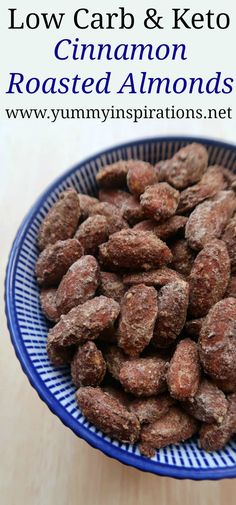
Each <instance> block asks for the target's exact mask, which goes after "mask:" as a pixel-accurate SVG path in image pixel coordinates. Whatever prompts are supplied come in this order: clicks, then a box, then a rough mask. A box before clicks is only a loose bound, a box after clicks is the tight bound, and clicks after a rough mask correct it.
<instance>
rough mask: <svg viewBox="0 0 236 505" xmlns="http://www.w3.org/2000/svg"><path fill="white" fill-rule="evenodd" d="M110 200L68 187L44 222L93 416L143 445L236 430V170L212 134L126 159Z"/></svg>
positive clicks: (212, 438)
mask: <svg viewBox="0 0 236 505" xmlns="http://www.w3.org/2000/svg"><path fill="white" fill-rule="evenodd" d="M97 182H98V184H99V186H100V191H99V198H94V197H92V196H88V195H83V194H78V193H77V192H76V191H75V189H73V188H70V189H68V190H67V191H65V192H63V193H62V194H61V195H60V198H59V199H58V201H57V202H56V203H55V204H54V206H53V207H52V208H51V209H50V211H49V212H48V214H47V216H46V217H45V219H44V221H43V222H42V224H41V227H40V230H39V235H38V246H39V249H40V254H39V258H38V260H37V264H36V277H37V281H38V284H39V286H40V289H41V292H40V299H41V306H42V310H43V312H44V314H45V316H46V317H47V319H48V320H50V321H51V322H52V323H53V325H52V327H51V329H50V330H49V333H48V339H47V352H48V356H49V358H50V360H51V362H52V363H53V364H54V365H55V366H61V365H64V364H67V363H68V364H70V368H71V377H72V381H73V383H74V384H75V386H76V388H78V390H77V393H76V398H77V402H78V405H79V407H80V409H81V411H82V412H83V414H84V416H86V417H87V419H88V420H89V421H90V422H91V423H93V424H94V425H95V426H97V427H98V428H99V429H100V430H102V431H103V432H104V433H106V434H108V435H110V436H111V437H115V438H117V439H118V440H120V441H121V442H127V443H134V442H139V447H140V450H141V452H142V454H144V455H145V456H148V457H152V456H153V454H154V453H155V449H158V448H161V447H164V446H166V445H168V444H171V443H179V442H181V441H184V440H187V439H188V438H189V437H191V436H192V435H193V434H195V433H198V434H199V445H200V447H202V448H203V449H205V450H209V451H213V450H217V449H221V448H222V447H224V445H225V444H226V443H227V442H228V441H229V440H230V438H231V437H232V436H233V435H234V434H235V433H236V274H234V272H236V214H235V212H236V196H235V192H234V190H235V187H236V176H235V175H234V174H233V173H231V172H230V171H229V170H227V169H226V168H224V167H222V166H218V165H214V166H209V167H208V153H207V150H206V149H205V147H204V146H202V145H200V144H190V145H187V146H186V147H184V148H182V149H180V151H178V152H177V153H176V154H175V155H174V157H173V158H171V159H168V160H164V161H161V162H159V163H157V165H155V166H153V165H151V164H150V163H148V162H145V161H142V160H128V161H127V160H120V161H118V162H116V163H114V164H112V165H107V166H104V167H103V168H101V170H100V171H99V172H98V174H97Z"/></svg>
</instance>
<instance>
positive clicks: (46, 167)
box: [0, 123, 236, 505]
mask: <svg viewBox="0 0 236 505" xmlns="http://www.w3.org/2000/svg"><path fill="white" fill-rule="evenodd" d="M69 133H70V134H69ZM125 135H127V132H124V136H125ZM129 137H130V136H126V138H129ZM65 138H66V139H67V141H66V142H65ZM86 138H87V139H89V142H88V140H87V144H86V142H85V139H86ZM118 140H123V138H121V136H120V138H118ZM113 141H114V139H113V137H112V133H111V132H108V131H107V137H106V138H105V137H104V130H102V131H100V130H99V133H98V132H97V134H96V138H94V136H90V135H89V131H88V129H87V131H85V132H83V134H80V135H79V134H78V133H76V131H75V129H73V131H72V129H71V131H70V132H68V131H66V129H65V128H64V127H61V126H60V127H59V126H58V127H57V129H56V128H54V129H48V130H46V131H45V130H43V129H42V126H41V128H39V129H38V130H37V125H36V126H35V127H32V124H31V125H30V126H25V128H24V129H22V124H21V123H19V124H18V125H16V126H15V127H14V131H12V129H10V128H9V125H8V124H5V125H3V131H2V137H1V142H2V144H4V145H2V147H4V150H2V152H3V153H4V154H3V159H2V162H1V167H0V181H1V184H0V220H1V225H0V229H1V246H0V250H1V262H0V268H1V307H0V310H1V316H0V320H1V352H0V394H1V408H0V447H1V463H0V503H1V505H16V504H17V505H25V504H26V505H28V504H29V505H54V504H55V505H66V504H68V505H124V504H125V505H143V504H145V505H152V504H153V505H154V504H155V505H172V504H173V505H174V504H176V505H185V504H186V505H189V504H191V505H200V504H204V505H223V504H227V505H233V504H235V491H236V484H235V481H234V480H231V481H230V480H225V481H219V482H191V481H177V480H174V479H168V478H163V477H157V476H154V475H151V474H145V473H142V472H139V471H138V470H135V469H132V468H128V467H126V466H124V465H122V464H120V463H118V462H116V461H114V460H111V459H109V458H108V457H106V456H104V455H103V454H102V453H100V452H98V451H96V450H94V449H92V448H90V447H89V446H88V445H87V444H86V443H85V442H83V441H81V440H79V439H78V438H76V436H75V435H74V434H73V433H72V432H71V431H70V430H69V429H67V428H66V427H65V426H64V425H63V424H62V423H61V422H60V420H59V419H57V418H56V417H55V416H54V415H53V414H52V413H51V412H50V411H49V409H48V408H47V406H46V405H44V403H43V402H42V401H41V400H40V399H39V397H38V396H37V393H36V392H35V390H34V389H33V388H32V387H31V386H30V384H29V382H28V379H27V378H26V376H25V375H24V374H23V372H22V370H21V367H20V364H19V362H18V360H17V359H16V357H15V354H14V350H13V348H12V346H11V343H10V337H9V334H8V331H7V328H6V322H5V315H4V305H3V280H4V276H5V265H6V261H7V256H8V253H9V249H10V245H11V242H12V240H13V237H14V235H15V232H16V230H17V228H18V226H19V224H20V222H21V220H22V218H23V216H24V215H25V213H26V212H27V210H28V209H29V207H30V206H31V205H32V203H33V202H34V201H35V199H36V198H37V196H38V195H39V194H40V193H41V192H42V190H43V189H45V187H46V186H47V185H48V183H49V182H51V181H52V180H53V179H54V178H55V177H56V176H57V175H59V174H60V173H62V172H63V170H65V169H66V168H68V167H70V166H71V165H72V164H73V163H75V162H76V161H79V160H80V159H82V158H83V157H84V156H85V155H88V154H89V153H92V152H94V151H96V150H99V149H101V148H103V147H104V146H108V145H109V144H112V143H113ZM88 144H89V145H88Z"/></svg>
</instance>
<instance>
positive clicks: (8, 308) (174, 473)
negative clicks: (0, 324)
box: [5, 135, 236, 480]
mask: <svg viewBox="0 0 236 505" xmlns="http://www.w3.org/2000/svg"><path fill="white" fill-rule="evenodd" d="M154 142H187V143H189V142H198V143H202V144H204V145H206V146H207V145H213V146H218V147H222V148H225V149H226V148H228V149H235V150H236V145H235V144H232V143H228V142H221V141H218V140H217V139H209V138H202V137H195V136H186V135H179V136H158V137H150V138H149V137H148V138H143V139H137V140H133V141H130V142H125V143H122V144H117V145H113V146H112V147H109V148H108V149H105V150H102V151H100V152H98V153H96V154H93V155H92V156H90V157H88V158H86V159H85V160H82V161H81V162H79V163H78V164H76V165H74V166H73V167H72V168H70V169H68V170H67V171H65V172H63V174H61V175H60V176H59V177H57V178H56V179H55V180H54V181H53V182H52V183H51V184H50V185H49V186H47V188H46V189H45V190H44V191H43V193H42V194H41V195H40V196H39V197H38V198H37V200H36V202H35V203H34V204H33V205H32V207H31V208H30V210H29V211H28V213H27V214H26V216H25V218H24V219H23V221H22V223H21V225H20V226H19V228H18V231H17V233H16V236H15V239H14V241H13V244H12V246H11V250H10V254H9V258H8V264H7V269H6V276H5V313H6V318H7V326H8V330H9V333H10V337H11V342H12V344H13V347H14V349H15V353H16V356H17V358H18V360H19V361H20V364H21V368H22V370H23V372H24V373H25V374H26V375H27V377H28V379H29V382H30V384H31V385H32V386H33V388H34V389H35V390H36V391H37V393H38V395H39V397H40V398H41V400H43V402H44V403H46V404H47V406H48V407H49V409H50V410H51V412H52V413H53V414H55V415H56V416H57V417H59V419H60V420H61V421H62V422H63V424H64V425H65V426H66V427H67V428H70V429H71V430H72V431H73V432H74V433H75V434H76V435H77V436H79V437H80V438H82V439H83V440H85V441H86V442H88V443H89V444H90V445H91V446H92V447H94V448H96V449H99V450H100V451H102V452H103V453H104V454H105V455H107V456H109V457H111V458H114V459H117V460H118V461H120V462H121V463H123V464H126V465H128V466H132V467H135V468H137V469H139V470H142V471H145V472H150V473H153V474H156V475H159V476H166V477H174V478H176V479H191V480H218V479H223V478H228V479H229V478H234V477H236V463H235V465H233V466H232V467H227V468H213V469H210V468H204V469H198V468H193V467H189V468H181V467H178V466H175V465H169V464H167V463H160V462H156V461H152V460H151V459H150V460H149V459H146V458H141V457H140V456H137V455H135V454H133V453H131V452H126V451H124V450H122V449H120V448H119V447H116V446H114V445H112V444H111V443H110V442H109V441H107V440H104V439H103V438H102V437H101V438H100V437H99V436H97V435H96V433H94V432H92V431H90V430H89V429H88V428H86V427H84V426H82V425H81V424H80V423H78V422H77V420H76V419H74V418H73V417H72V416H71V415H70V414H69V412H67V411H66V410H65V409H64V408H63V406H62V405H61V404H60V403H59V401H58V400H57V399H56V398H55V397H54V396H53V394H52V393H51V391H50V390H49V389H47V387H46V386H45V384H44V382H43V380H42V379H41V377H40V376H39V375H38V373H37V371H36V369H35V368H34V365H33V363H32V362H31V360H30V358H29V355H28V353H27V351H26V348H25V346H24V343H23V340H22V338H21V335H20V330H19V325H18V321H17V317H16V310H15V300H14V293H13V286H14V279H15V274H16V265H17V261H18V256H19V253H20V249H21V245H22V242H23V241H24V238H25V235H26V233H27V230H28V227H29V225H30V223H31V221H32V219H34V217H35V215H36V213H37V212H38V210H39V209H40V207H41V206H42V205H43V203H44V201H45V200H46V199H47V197H48V196H49V194H50V193H51V192H52V191H53V190H54V189H56V188H57V187H58V186H59V184H60V183H62V182H63V181H64V180H65V179H66V178H67V177H68V176H70V175H71V174H73V173H74V172H75V171H76V170H80V169H81V167H82V166H84V165H85V164H86V163H90V162H92V161H94V160H95V159H97V158H99V157H100V158H101V157H102V156H104V155H107V154H109V153H110V152H112V151H114V150H118V149H120V150H121V149H125V148H127V147H132V146H137V145H140V144H150V143H154Z"/></svg>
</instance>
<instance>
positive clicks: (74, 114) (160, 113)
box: [5, 105, 233, 123]
mask: <svg viewBox="0 0 236 505" xmlns="http://www.w3.org/2000/svg"><path fill="white" fill-rule="evenodd" d="M5 114H6V118H7V119H12V120H14V119H17V120H24V119H25V120H30V119H34V120H35V119H39V120H47V121H50V122H51V123H55V122H56V121H58V120H66V119H70V120H71V119H88V120H90V119H92V120H97V121H99V122H101V123H105V122H106V121H109V120H112V119H127V120H129V121H132V122H133V123H138V122H139V121H141V120H143V119H154V120H161V119H179V120H180V119H206V120H209V119H232V118H233V109H232V108H231V107H228V108H226V109H224V108H206V109H202V108H177V107H175V106H174V105H173V106H171V107H164V108H158V109H157V108H149V107H147V106H144V107H143V108H117V107H115V106H114V105H112V106H111V107H109V108H96V109H93V108H90V109H87V108H80V109H78V108H58V109H57V108H54V109H36V108H35V109H30V108H29V109H23V108H17V109H5Z"/></svg>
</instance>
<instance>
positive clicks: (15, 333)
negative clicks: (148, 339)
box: [5, 137, 236, 480]
mask: <svg viewBox="0 0 236 505" xmlns="http://www.w3.org/2000/svg"><path fill="white" fill-rule="evenodd" d="M193 141H195V142H201V143H202V144H204V145H205V146H206V148H207V149H208V151H209V158H210V164H216V163H217V164H222V165H224V166H225V167H228V168H229V169H230V170H232V171H236V146H233V145H229V144H225V143H221V142H217V141H213V140H206V139H199V138H197V139H196V138H189V137H187V138H186V137H184V138H182V137H181V138H180V137H167V138H163V137H161V138H152V139H147V140H141V141H136V142H132V143H128V144H124V145H120V146H118V147H114V148H112V149H109V150H107V151H105V152H102V153H100V154H97V155H96V156H94V157H93V158H90V159H87V160H86V161H84V162H83V163H80V164H79V165H77V166H75V167H74V168H72V169H71V170H69V171H68V172H66V173H65V174H64V175H63V176H62V177H60V178H59V179H57V180H56V182H54V183H53V184H52V185H51V186H50V187H49V188H48V189H47V190H46V191H45V193H44V194H43V195H42V196H41V197H40V198H39V199H38V201H37V202H36V203H35V205H34V206H33V207H32V209H31V210H30V212H29V213H28V215H27V216H26V218H25V220H24V222H23V223H22V225H21V227H20V229H19V230H18V233H17V236H16V239H15V241H14V244H13V246H12V250H11V253H10V257H9V263H8V267H7V273H6V281H5V299H6V315H7V321H8V328H9V331H10V334H11V339H12V343H13V345H14V348H15V352H16V355H17V357H18V359H19V360H20V362H21V366H22V369H23V371H24V372H25V373H26V375H27V377H28V378H29V381H30V383H31V384H32V386H33V387H34V388H35V389H36V391H37V392H38V394H39V396H40V398H41V399H42V400H43V401H44V402H45V403H46V404H47V405H48V407H49V408H50V410H51V411H52V412H53V413H54V414H56V415H57V416H58V417H59V418H60V419H61V420H62V422H63V423H64V424H65V425H66V426H68V427H69V428H70V429H71V430H73V431H74V433H75V434H76V435H78V436H79V437H81V438H83V439H84V440H86V441H87V442H88V443H89V444H90V445H92V446H93V447H95V448H97V449H100V450H101V451H102V452H104V453H105V454H107V455H108V456H110V457H112V458H115V459H117V460H119V461H121V462H122V463H125V464H127V465H130V466H133V467H136V468H138V469H140V470H143V471H146V472H152V473H155V474H158V475H165V476H169V477H175V478H179V479H185V478H188V479H195V480H202V479H214V480H215V479H222V478H230V477H231V478H232V477H236V443H235V442H234V441H231V442H230V443H229V444H227V446H226V447H225V448H224V449H223V450H221V451H217V452H214V453H207V452H205V451H202V450H200V449H199V448H198V446H197V441H196V439H195V438H193V439H191V440H189V441H188V442H185V443H183V444H180V445H171V446H169V447H166V448H164V449H161V450H158V451H156V454H155V456H154V457H153V458H152V459H150V460H149V459H146V458H144V457H143V456H141V455H140V452H139V449H138V447H137V446H136V445H129V444H122V443H120V442H118V441H117V440H114V439H111V438H109V437H108V436H105V435H104V434H103V433H101V431H99V430H97V429H96V428H95V426H93V425H91V424H90V423H89V422H88V421H87V420H86V419H85V418H84V417H83V415H82V414H81V412H80V411H79V409H78V407H77V405H76V402H75V387H74V385H73V384H72V382H71V378H70V373H69V369H68V368H67V367H62V368H55V367H53V366H52V365H51V363H50V361H49V360H48V356H47V353H46V337H47V332H48V323H47V321H46V320H45V318H44V316H43V314H42V311H41V308H40V303H39V291H38V286H37V284H36V281H35V276H34V269H35V262H36V259H37V255H38V250H37V233H38V229H39V226H40V223H41V221H42V219H43V218H44V217H45V215H46V213H47V212H48V210H49V208H50V207H51V206H52V204H53V203H54V202H55V201H56V200H57V198H58V195H59V193H60V192H61V191H63V190H65V189H66V188H67V187H68V186H71V185H73V186H74V187H75V188H76V189H77V190H78V191H80V192H83V193H88V194H91V195H94V194H96V191H97V184H96V179H95V175H96V172H97V171H98V170H99V168H100V167H101V166H103V165H105V164H107V163H112V162H115V161H117V160H118V159H121V158H141V159H144V160H146V161H150V162H151V163H155V162H157V161H159V160H160V159H165V158H169V157H171V156H172V155H173V154H174V153H175V152H176V151H177V150H178V149H180V148H181V147H182V146H184V145H186V144H188V143H190V142H193Z"/></svg>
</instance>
